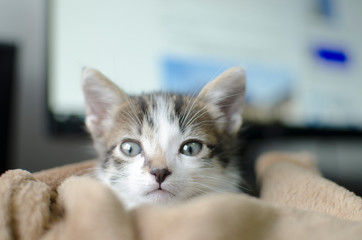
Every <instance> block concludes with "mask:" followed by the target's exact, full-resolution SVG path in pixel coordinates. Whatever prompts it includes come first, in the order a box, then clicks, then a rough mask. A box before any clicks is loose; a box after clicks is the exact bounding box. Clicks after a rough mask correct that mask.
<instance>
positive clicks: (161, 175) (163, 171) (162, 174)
mask: <svg viewBox="0 0 362 240" xmlns="http://www.w3.org/2000/svg"><path fill="white" fill-rule="evenodd" d="M151 174H152V175H154V176H155V178H156V182H158V183H159V184H161V183H163V182H164V181H165V179H166V178H167V176H168V175H170V174H171V172H170V170H168V168H152V169H151Z"/></svg>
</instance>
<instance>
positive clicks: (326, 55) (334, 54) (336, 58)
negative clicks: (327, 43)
mask: <svg viewBox="0 0 362 240" xmlns="http://www.w3.org/2000/svg"><path fill="white" fill-rule="evenodd" d="M316 54H317V56H318V58H320V59H322V60H324V61H327V62H333V63H340V64H346V63H347V62H348V61H349V58H348V55H347V53H346V52H345V51H343V50H340V49H331V48H323V47H322V48H318V49H317V50H316Z"/></svg>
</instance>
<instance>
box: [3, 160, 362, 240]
mask: <svg viewBox="0 0 362 240" xmlns="http://www.w3.org/2000/svg"><path fill="white" fill-rule="evenodd" d="M94 164H95V162H93V161H89V162H83V163H78V164H74V165H68V166H63V167H59V168H55V169H50V170H46V171H43V172H39V173H34V174H31V173H29V172H27V171H23V170H10V171H8V172H6V173H5V174H3V175H2V176H1V177H0V207H1V208H0V239H2V240H7V239H28V240H32V239H42V240H47V239H78V240H82V239H87V240H92V239H109V240H112V239H150V240H151V239H152V240H153V239H198V240H200V239H208V240H212V239H269V240H270V239H329V240H332V239H349V240H351V239H361V236H362V199H361V198H360V197H358V196H356V195H354V194H353V193H351V192H349V191H347V190H346V189H344V188H342V187H340V186H338V185H336V184H335V183H333V182H331V181H329V180H326V179H324V178H323V177H322V176H321V175H320V173H319V171H318V169H317V168H316V165H315V162H314V160H313V158H312V157H311V156H309V155H307V154H288V153H269V154H266V155H263V156H262V157H261V158H260V159H259V160H258V162H257V167H256V172H257V177H258V182H259V185H260V188H261V195H260V198H254V197H250V196H247V195H244V194H225V195H212V196H204V197H200V198H198V199H194V200H192V201H189V202H186V203H183V204H179V205H175V206H173V207H169V208H166V207H160V206H141V207H138V208H136V209H134V210H132V211H130V212H126V211H125V210H124V208H123V206H122V204H121V203H120V202H119V201H118V200H117V198H116V197H115V195H114V194H113V193H112V192H111V191H110V190H109V189H108V188H107V187H105V186H104V185H102V184H101V183H100V182H98V181H96V180H94V179H92V178H90V177H86V176H80V175H84V173H86V172H87V171H90V169H91V168H92V167H93V166H94Z"/></svg>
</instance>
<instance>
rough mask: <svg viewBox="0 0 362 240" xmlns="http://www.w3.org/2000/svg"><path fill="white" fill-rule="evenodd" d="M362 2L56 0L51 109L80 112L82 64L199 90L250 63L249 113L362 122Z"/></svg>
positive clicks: (124, 83) (146, 87)
mask: <svg viewBox="0 0 362 240" xmlns="http://www.w3.org/2000/svg"><path fill="white" fill-rule="evenodd" d="M84 6H87V8H84ZM361 7H362V2H359V1H350V0H346V1H286V0H275V1H272V2H269V1H253V0H243V1H234V0H228V1H226V2H225V1H196V2H195V1H191V0H184V1H172V2H168V1H161V0H155V1H145V0H144V1H117V0H109V1H107V4H104V1H100V0H99V1H96V0H94V1H88V0H78V1H71V0H52V1H51V4H50V5H49V28H48V30H49V31H48V32H49V35H48V44H49V57H48V66H49V72H48V80H49V82H48V83H49V92H48V105H49V109H50V111H51V113H52V114H53V116H54V119H55V120H56V121H60V122H61V121H67V120H69V117H70V116H72V117H73V118H74V116H75V117H79V118H81V117H82V116H83V114H84V102H83V96H82V92H81V83H80V75H81V69H82V68H83V67H85V66H91V67H94V68H96V69H98V70H100V71H101V72H103V73H104V74H105V75H106V76H108V77H109V78H110V79H112V80H113V81H115V82H116V83H117V84H118V85H119V86H120V87H121V88H123V89H124V90H125V91H127V92H129V93H140V92H144V91H152V90H160V89H165V90H172V91H181V92H192V93H195V92H197V89H199V88H200V86H202V85H203V84H205V83H206V82H208V81H210V80H211V79H213V78H214V77H215V76H217V75H218V74H220V73H221V72H222V71H224V70H225V69H227V68H229V67H231V66H243V67H244V68H245V69H246V71H247V92H246V107H245V110H244V118H245V119H246V120H248V121H251V122H255V123H259V124H272V123H278V124H281V125H283V126H289V127H301V128H323V129H344V130H346V129H347V130H357V131H359V130H361V129H362V108H361V107H360V105H361V104H362V95H361V94H360V91H361V89H362V61H361V56H362V42H361V39H362V28H361V27H360V23H361V22H362V15H361V14H360V11H359V10H360V9H362V8H361ZM195 89H196V90H195Z"/></svg>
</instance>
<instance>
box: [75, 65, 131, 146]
mask: <svg viewBox="0 0 362 240" xmlns="http://www.w3.org/2000/svg"><path fill="white" fill-rule="evenodd" d="M82 83H83V93H84V97H85V110H86V125H87V128H88V130H89V131H90V132H91V134H92V136H93V138H94V139H95V140H96V141H101V139H100V138H102V137H104V135H105V133H106V132H108V131H109V130H110V128H111V125H112V116H111V113H112V109H114V107H115V106H119V105H120V104H122V102H124V101H126V100H127V97H128V96H127V94H126V93H125V92H123V91H122V90H121V89H120V88H119V87H117V86H116V85H115V84H114V83H113V82H111V81H110V80H109V79H108V78H107V77H106V76H104V75H103V74H102V73H100V72H99V71H97V70H95V69H93V68H84V69H83V71H82Z"/></svg>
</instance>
